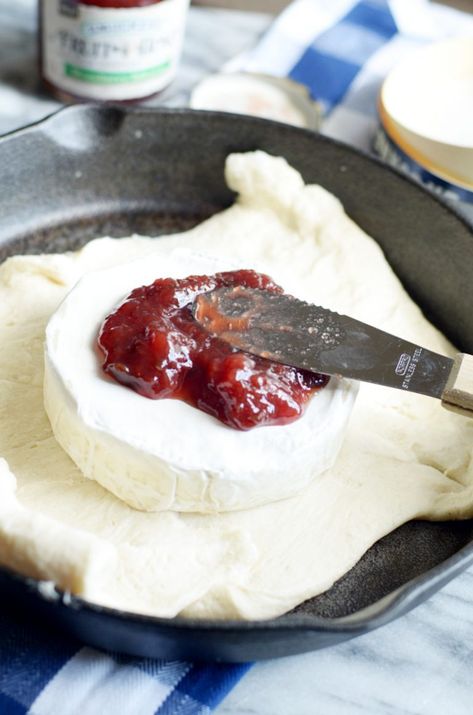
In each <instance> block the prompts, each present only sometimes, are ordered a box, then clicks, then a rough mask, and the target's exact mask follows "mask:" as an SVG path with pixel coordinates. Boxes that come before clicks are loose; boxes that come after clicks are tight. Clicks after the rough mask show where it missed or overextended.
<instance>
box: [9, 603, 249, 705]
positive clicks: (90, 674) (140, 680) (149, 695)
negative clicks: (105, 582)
mask: <svg viewBox="0 0 473 715" xmlns="http://www.w3.org/2000/svg"><path fill="white" fill-rule="evenodd" d="M249 667H250V666H248V665H222V664H210V663H209V664H196V663H194V664H193V663H186V662H181V661H164V660H152V659H149V658H132V657H128V656H123V655H118V654H108V653H101V652H99V651H97V650H94V649H93V648H88V647H84V646H82V645H81V644H80V643H78V642H77V641H73V640H72V639H70V638H68V637H65V636H64V637H61V636H60V635H57V634H56V633H46V632H45V630H43V629H42V628H40V627H38V628H37V629H35V628H34V627H32V626H31V624H30V623H28V624H23V623H22V622H20V621H17V620H16V619H15V618H14V617H13V616H11V615H10V614H3V613H1V614H0V715H25V714H26V713H28V715H155V714H156V715H157V714H159V715H204V714H205V713H209V712H210V711H211V710H213V709H214V708H215V707H216V706H217V705H218V703H219V702H220V701H221V700H222V698H224V697H225V695H226V694H227V693H228V692H229V690H231V689H232V687H233V686H234V685H235V684H236V683H237V682H238V680H240V678H241V677H242V675H244V673H245V672H246V671H247V670H248V668H249Z"/></svg>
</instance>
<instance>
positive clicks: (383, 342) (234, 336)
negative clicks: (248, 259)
mask: <svg viewBox="0 0 473 715" xmlns="http://www.w3.org/2000/svg"><path fill="white" fill-rule="evenodd" d="M194 317H195V319H196V320H197V321H198V322H199V323H200V324H201V325H202V326H203V327H205V328H206V329H207V330H208V331H209V332H210V333H212V334H214V335H216V336H218V337H219V338H221V339H223V340H225V341H226V342H228V343H229V344H230V345H232V346H233V347H235V348H238V349H239V350H244V351H246V352H249V353H252V354H254V355H259V356H260V357H264V358H268V359H269V360H274V361H276V362H280V363H284V364H285V365H293V366H294V367H299V368H303V369H304V370H310V371H311V372H319V373H324V374H326V375H339V376H342V377H348V378H352V379H354V380H361V381H362V382H374V383H376V384H378V385H384V386H386V387H395V388H398V389H400V390H407V391H409V392H417V393H420V394H421V395H428V396H430V397H437V398H439V399H441V400H442V404H443V405H444V406H445V407H448V408H450V409H454V410H455V411H458V412H461V413H462V414H467V415H469V416H473V356H471V355H465V354H463V353H458V354H457V355H456V357H455V358H454V359H452V358H449V357H445V356H444V355H439V354H438V353H434V352H432V351H431V350H426V348H423V347H420V346H419V345H414V344H413V343H410V342H407V341H406V340H403V339H402V338H398V337H395V336H394V335H390V334H389V333H385V332H384V331H383V330H378V329H377V328H374V327H372V326H371V325H366V324H365V323H362V322H360V321H359V320H354V319H353V318H349V317H348V316H346V315H339V314H338V313H334V312H332V311H330V310H326V309H325V308H320V307H319V306H317V305H310V304H309V303H304V302H303V301H301V300H297V299H296V298H293V297H291V296H288V295H281V294H278V293H270V292H269V291H264V290H255V289H251V288H243V287H239V286H237V287H229V288H218V289H216V290H213V291H210V292H209V293H203V294H201V295H199V296H198V298H197V300H196V302H195V305H194Z"/></svg>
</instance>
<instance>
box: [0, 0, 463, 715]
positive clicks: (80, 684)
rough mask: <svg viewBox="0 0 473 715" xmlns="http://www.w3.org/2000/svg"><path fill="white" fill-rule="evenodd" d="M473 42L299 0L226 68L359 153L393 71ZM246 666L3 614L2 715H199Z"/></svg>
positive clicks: (452, 17)
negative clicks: (273, 87)
mask: <svg viewBox="0 0 473 715" xmlns="http://www.w3.org/2000/svg"><path fill="white" fill-rule="evenodd" d="M464 33H469V34H472V35H473V17H472V16H468V15H465V14H463V13H460V12H457V11H454V10H451V9H448V8H445V7H441V6H437V5H435V6H434V5H430V4H429V3H428V2H427V1H426V0H392V1H391V2H383V0H359V1H358V2H356V1H355V0H295V1H294V2H293V3H292V4H291V5H290V6H289V7H288V9H287V10H286V11H285V12H284V13H282V14H281V15H280V16H279V18H277V19H276V21H275V22H274V23H273V25H272V26H271V28H270V30H269V31H268V32H267V33H266V35H265V36H264V37H263V39H262V41H261V42H260V43H259V45H258V46H257V47H256V48H254V49H253V50H252V51H250V52H249V53H246V54H245V55H244V56H240V57H238V58H236V59H235V60H234V61H232V63H231V65H230V67H228V69H246V70H249V71H254V72H266V73H269V74H273V75H278V76H289V77H292V78H294V79H295V80H297V81H299V82H302V83H303V84H306V85H307V86H308V87H309V88H310V89H311V91H312V92H313V93H314V96H315V97H316V98H317V99H318V100H319V101H321V102H322V103H323V106H324V108H325V112H326V117H325V121H324V127H323V131H324V132H325V133H327V134H329V135H331V136H334V137H336V138H340V139H342V140H344V141H346V142H350V143H352V144H355V145H357V146H359V147H361V148H363V149H369V148H370V146H371V142H372V138H373V134H374V131H375V129H376V125H377V120H376V97H377V94H378V91H379V87H380V84H381V82H382V80H383V78H384V77H385V75H386V73H387V72H388V71H389V69H390V68H391V67H392V66H393V65H394V64H395V63H396V62H397V61H398V60H399V59H400V58H401V57H405V56H406V54H407V53H408V52H410V51H412V49H413V48H415V47H417V46H418V45H419V43H420V42H425V41H426V40H432V39H439V38H442V37H446V36H450V35H453V34H464ZM248 667H249V666H246V665H211V664H199V665H198V664H192V663H185V662H166V661H155V660H149V659H139V658H131V657H124V656H118V655H116V654H115V655H113V654H105V653H100V652H98V651H96V650H94V649H92V648H88V647H83V646H81V644H80V643H77V642H75V641H71V640H70V639H69V638H66V637H60V636H58V635H56V634H52V633H51V634H50V635H48V637H47V638H45V635H44V631H41V630H39V629H38V631H35V630H34V629H33V628H32V627H31V625H28V626H26V625H23V624H22V623H21V622H17V621H16V620H15V619H13V617H11V616H6V615H4V614H0V715H25V714H26V713H28V714H29V715H97V714H98V713H100V715H112V714H113V715H115V714H119V715H154V714H159V715H165V714H166V715H180V714H181V715H199V714H201V713H208V712H210V710H211V709H213V708H214V707H216V705H217V704H218V703H219V702H220V700H221V699H222V698H223V697H224V696H225V695H226V694H227V693H228V692H229V690H231V688H232V687H233V686H234V685H235V683H236V682H237V681H238V680H239V679H240V678H241V677H242V675H243V674H244V673H245V672H246V670H247V669H248Z"/></svg>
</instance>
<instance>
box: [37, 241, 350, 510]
mask: <svg viewBox="0 0 473 715" xmlns="http://www.w3.org/2000/svg"><path fill="white" fill-rule="evenodd" d="M234 267H235V266H232V265H231V264H230V263H229V261H228V260H222V259H212V258H211V257H208V256H205V255H199V254H196V253H192V252H189V251H186V250H180V249H176V250H174V251H172V252H169V253H168V254H167V255H159V254H157V255H151V256H149V257H147V258H145V259H142V260H136V261H133V262H131V263H129V264H126V265H122V266H117V267H115V268H111V269H108V270H103V271H94V272H91V273H89V274H88V275H86V276H84V277H83V278H82V279H81V280H80V281H79V282H78V284H77V285H76V286H75V287H74V288H73V290H72V291H71V292H70V293H69V295H68V296H67V297H66V299H65V300H64V301H63V303H62V304H61V306H60V308H59V309H58V310H57V312H56V313H55V314H54V315H53V317H52V318H51V320H50V322H49V324H48V327H47V330H46V347H45V375H44V403H45V407H46V411H47V413H48V416H49V419H50V421H51V426H52V428H53V432H54V435H55V437H56V439H57V441H58V442H59V444H60V445H61V446H62V447H63V449H64V450H65V451H66V452H67V453H68V454H69V456H70V457H71V458H72V459H73V460H74V462H75V463H76V464H77V466H78V467H79V469H80V470H81V471H82V473H83V474H84V475H85V476H86V477H89V478H90V479H95V480H96V481H97V482H99V483H100V484H101V485H102V486H104V487H105V488H106V489H109V490H110V491H111V492H113V494H115V495H116V496H117V497H119V498H120V499H122V500H123V501H125V502H126V503H127V504H129V505H130V506H132V507H135V508H136V509H142V510H146V511H159V510H165V509H173V510H176V511H197V512H215V511H229V510H234V509H245V508H248V507H253V506H257V505H260V504H265V503H268V502H272V501H276V500H278V499H283V498H285V497H289V496H292V495H294V494H296V493H297V492H299V491H300V490H301V489H303V488H304V487H306V486H307V485H308V484H309V483H310V481H311V480H312V479H313V478H314V477H316V476H317V475H319V474H321V473H322V472H324V471H325V470H326V469H328V468H329V467H331V466H332V464H333V463H334V461H335V458H336V456H337V453H338V451H339V448H340V445H341V443H342V439H343V435H344V432H345V427H346V424H347V420H348V418H349V415H350V412H351V409H352V407H353V403H354V399H355V395H356V392H357V387H356V383H353V382H350V381H347V380H343V379H336V378H332V379H331V380H330V382H329V384H328V385H327V386H326V387H324V388H323V389H321V390H318V391H317V392H316V393H315V394H314V396H313V397H312V398H311V400H310V402H309V404H308V405H307V406H306V410H305V413H304V414H303V415H302V416H301V417H300V418H299V419H298V420H296V421H295V422H292V423H291V424H288V425H271V426H264V427H257V428H254V429H251V430H248V431H246V432H242V431H239V430H236V429H233V428H232V427H228V426H227V425H225V424H223V423H221V422H220V421H219V420H217V419H216V418H215V417H213V416H211V415H209V414H206V413H204V412H202V411H200V410H198V409H196V408H195V407H192V406H190V405H188V404H186V403H184V402H182V401H181V400H176V399H159V400H151V399H147V398H146V397H143V396H141V395H139V394H137V393H136V392H134V391H133V390H131V389H129V388H127V387H124V386H123V385H121V384H119V383H118V382H116V381H115V380H113V379H112V378H110V377H108V376H107V375H105V374H104V372H103V371H102V370H101V363H102V356H101V355H100V354H99V351H98V350H97V347H96V342H97V337H98V334H99V331H100V326H101V324H102V323H103V321H104V319H105V317H106V316H107V315H108V314H109V313H110V312H112V311H113V310H114V309H115V308H116V307H117V305H119V304H120V303H121V302H122V301H123V300H124V299H125V298H126V296H127V295H128V294H129V293H130V292H131V291H132V290H133V289H134V288H137V287H139V286H142V285H148V284H150V283H152V282H153V281H154V280H156V279H157V278H166V277H173V278H185V277H186V276H188V275H205V274H213V273H216V272H217V271H222V270H231V269H232V268H234ZM240 267H241V268H248V267H250V266H248V265H244V266H238V268H240ZM251 267H253V266H251Z"/></svg>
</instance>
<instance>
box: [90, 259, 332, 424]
mask: <svg viewBox="0 0 473 715" xmlns="http://www.w3.org/2000/svg"><path fill="white" fill-rule="evenodd" d="M234 285H239V286H243V287H245V288H257V289H260V290H268V291H273V292H275V293H281V292H282V289H281V288H280V287H279V286H278V285H276V284H275V283H274V282H273V281H272V280H271V278H269V277H268V276H266V275H262V274H260V273H255V272H254V271H250V270H240V271H229V272H225V273H216V274H215V275H213V276H189V277H188V278H184V279H180V280H176V279H174V278H160V279H158V280H156V281H155V282H154V283H152V284H151V285H148V286H143V287H141V288H136V289H135V290H134V291H132V293H130V295H129V296H128V298H126V300H125V301H124V302H123V303H122V304H121V305H120V306H119V307H118V308H117V309H116V310H115V311H114V312H113V313H112V314H111V315H109V316H108V317H107V318H106V319H105V321H104V323H103V325H102V328H101V331H100V335H99V339H98V344H99V347H100V349H101V351H102V352H103V354H104V356H105V360H104V363H103V369H104V371H105V372H106V373H107V374H108V375H110V376H112V377H113V378H115V380H117V381H118V382H120V383H121V384H123V385H126V386H127V387H131V388H132V389H133V390H135V391H136V392H138V393H139V394H140V395H144V397H149V398H151V399H154V400H156V399H160V398H164V397H168V398H176V399H179V400H184V402H187V403H188V404H190V405H193V406H194V407H197V408H198V409H199V410H203V411H204V412H208V413H209V414H211V415H213V416H214V417H216V418H217V419H219V420H221V421H222V422H224V423H225V424H226V425H229V426H230V427H234V428H236V429H240V430H248V429H251V428H252V427H257V426H260V425H282V424H287V423H289V422H292V421H293V420H296V419H297V418H298V417H300V416H301V414H302V413H303V410H304V407H305V405H306V404H307V402H308V401H309V399H310V398H311V397H312V395H313V394H314V392H315V391H316V390H318V389H320V388H322V387H324V386H325V385H326V384H327V382H328V378H327V377H326V376H325V375H316V374H313V373H310V372H306V371H304V370H297V369H296V368H293V367H288V366H286V365H280V364H278V363H274V362H271V361H270V360H265V359H264V358H260V357H256V356H252V355H249V354H248V353H243V352H240V351H237V350H235V349H234V348H232V347H230V346H229V345H227V343H225V342H223V341H222V340H220V339H219V338H215V337H213V336H212V335H210V334H209V333H208V332H207V331H206V330H205V329H204V328H202V327H201V326H200V325H199V324H198V323H197V322H196V321H195V320H194V318H193V316H192V310H191V309H192V304H193V302H194V300H195V298H196V296H197V295H199V293H204V292H206V291H209V290H212V289H214V288H221V287H224V286H234Z"/></svg>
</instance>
